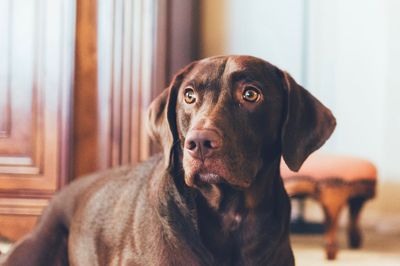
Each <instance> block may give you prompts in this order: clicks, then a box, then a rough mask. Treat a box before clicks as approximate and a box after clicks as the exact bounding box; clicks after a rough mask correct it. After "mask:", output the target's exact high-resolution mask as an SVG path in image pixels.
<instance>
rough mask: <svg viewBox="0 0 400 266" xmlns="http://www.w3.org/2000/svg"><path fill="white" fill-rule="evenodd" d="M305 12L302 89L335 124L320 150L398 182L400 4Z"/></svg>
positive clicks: (364, 3)
mask: <svg viewBox="0 0 400 266" xmlns="http://www.w3.org/2000/svg"><path fill="white" fill-rule="evenodd" d="M308 12H309V28H308V35H309V38H308V49H307V54H308V55H307V58H308V63H307V65H308V71H307V78H306V80H307V86H308V87H309V88H310V89H311V91H313V92H314V94H316V95H318V96H319V98H321V99H322V100H323V102H325V103H327V104H328V105H329V106H330V107H331V108H332V110H333V111H334V113H335V115H336V117H337V120H338V126H337V130H336V132H335V134H334V136H333V138H332V140H331V141H330V142H329V143H328V145H327V147H326V148H325V149H326V150H329V151H334V152H338V153H346V154H353V155H357V156H363V157H366V158H369V159H371V160H373V161H374V162H375V163H376V164H377V165H378V168H379V171H380V176H381V178H382V179H386V180H388V179H392V180H396V179H397V180H400V164H399V163H400V161H399V158H400V156H398V149H399V148H400V139H399V136H400V119H399V118H398V114H400V105H399V103H400V86H399V85H400V84H399V82H400V75H399V74H398V73H397V72H398V70H399V59H400V56H399V52H400V45H399V44H400V27H399V26H400V25H399V24H400V16H399V15H398V14H399V12H400V1H395V0H391V1H390V0H389V1H382V0H351V1H348V0H336V1H329V0H323V1H321V0H310V1H309V9H308ZM396 69H397V70H396Z"/></svg>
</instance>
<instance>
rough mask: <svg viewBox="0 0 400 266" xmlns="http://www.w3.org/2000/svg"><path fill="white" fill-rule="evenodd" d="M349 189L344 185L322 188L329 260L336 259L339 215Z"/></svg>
mask: <svg viewBox="0 0 400 266" xmlns="http://www.w3.org/2000/svg"><path fill="white" fill-rule="evenodd" d="M347 197H348V190H347V189H346V188H345V187H344V186H334V187H329V186H327V187H323V188H321V194H320V202H321V204H322V207H323V210H324V214H325V226H326V229H325V230H326V231H325V235H324V238H325V252H326V257H327V259H328V260H334V259H335V258H336V254H337V251H338V242H337V236H336V235H337V228H338V220H339V215H340V212H341V210H342V209H343V207H344V206H345V205H346V202H347Z"/></svg>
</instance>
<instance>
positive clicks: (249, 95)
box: [242, 86, 260, 103]
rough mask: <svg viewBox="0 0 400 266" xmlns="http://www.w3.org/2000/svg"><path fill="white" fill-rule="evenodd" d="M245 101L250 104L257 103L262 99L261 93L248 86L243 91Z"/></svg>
mask: <svg viewBox="0 0 400 266" xmlns="http://www.w3.org/2000/svg"><path fill="white" fill-rule="evenodd" d="M242 96H243V99H244V100H245V101H248V102H252V103H254V102H257V101H258V100H259V99H260V92H259V90H258V89H256V88H255V87H252V86H247V87H246V88H245V89H244V91H243V95H242Z"/></svg>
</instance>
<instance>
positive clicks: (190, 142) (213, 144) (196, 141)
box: [185, 129, 221, 160]
mask: <svg viewBox="0 0 400 266" xmlns="http://www.w3.org/2000/svg"><path fill="white" fill-rule="evenodd" d="M220 147H221V138H220V136H219V135H218V134H217V133H216V132H215V131H214V130H209V129H202V130H191V131H189V133H188V134H187V136H186V140H185V149H186V150H187V151H188V152H189V154H190V155H191V156H192V157H194V158H197V159H202V160H204V159H205V158H207V157H210V156H211V155H212V154H213V153H214V152H215V151H216V150H218V149H219V148H220Z"/></svg>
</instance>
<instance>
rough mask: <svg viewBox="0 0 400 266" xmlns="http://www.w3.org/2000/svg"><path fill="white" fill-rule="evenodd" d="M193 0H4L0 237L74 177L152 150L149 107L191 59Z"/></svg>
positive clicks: (0, 9)
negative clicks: (173, 76) (148, 119)
mask: <svg viewBox="0 0 400 266" xmlns="http://www.w3.org/2000/svg"><path fill="white" fill-rule="evenodd" d="M197 5H198V3H197V1H195V0H193V1H182V0H165V1H158V0H97V1H96V0H78V1H71V0H1V1H0V237H1V236H2V237H6V238H10V239H13V240H15V239H17V238H19V237H20V236H21V235H23V234H25V233H26V232H28V231H29V230H30V229H31V228H32V226H33V224H34V223H35V221H36V219H37V216H38V215H39V214H40V213H41V211H42V209H43V207H45V206H46V205H47V203H48V200H49V199H50V198H51V197H52V195H53V194H54V193H55V192H56V191H57V190H58V189H60V188H61V187H62V186H64V185H65V184H66V183H68V182H69V181H71V180H72V179H74V178H75V177H77V176H81V175H82V174H86V173H89V172H93V171H97V170H101V169H105V168H109V167H113V166H116V165H120V164H128V163H129V164H135V163H137V162H138V161H141V160H143V159H145V158H147V157H148V156H149V154H151V153H152V152H153V151H154V147H153V145H152V144H151V142H150V140H149V138H148V136H147V134H146V132H145V128H144V124H145V123H146V109H147V106H148V105H149V103H150V102H151V100H152V98H153V97H154V96H155V95H157V94H158V93H159V92H160V91H161V90H162V89H163V88H164V87H165V86H166V84H167V82H168V80H169V78H170V77H171V74H172V73H173V72H175V71H176V69H177V68H179V67H181V66H183V65H184V64H186V63H188V62H189V61H191V60H192V59H193V58H194V57H195V52H196V45H192V44H194V43H195V40H196V38H195V37H196V32H197V31H196V30H195V26H196V25H197V24H196V17H197V15H196V14H197V8H196V7H197ZM180 14H181V15H180ZM172 15H173V16H172ZM178 18H180V19H178Z"/></svg>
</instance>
